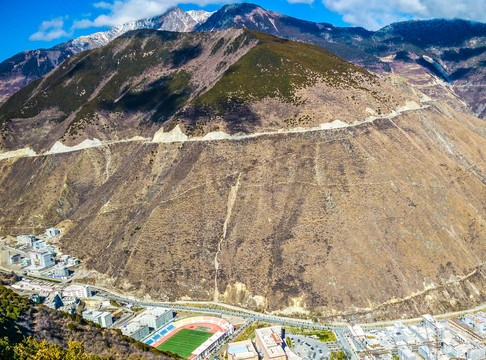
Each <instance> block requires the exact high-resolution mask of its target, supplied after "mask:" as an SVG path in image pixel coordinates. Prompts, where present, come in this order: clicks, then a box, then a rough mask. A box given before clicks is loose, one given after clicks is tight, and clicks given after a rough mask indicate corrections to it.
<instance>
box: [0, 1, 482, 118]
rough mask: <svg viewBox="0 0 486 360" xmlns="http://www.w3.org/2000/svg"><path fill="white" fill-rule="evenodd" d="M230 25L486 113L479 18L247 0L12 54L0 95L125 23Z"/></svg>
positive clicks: (176, 27)
mask: <svg viewBox="0 0 486 360" xmlns="http://www.w3.org/2000/svg"><path fill="white" fill-rule="evenodd" d="M230 27H244V28H248V29H252V30H256V31H260V32H266V33H269V34H272V35H275V36H280V37H284V38H288V39H292V40H302V41H307V42H311V43H313V44H317V45H319V46H322V47H324V48H325V49H328V50H330V51H332V52H334V53H336V54H338V55H339V56H341V57H343V58H344V59H346V60H348V61H351V62H352V63H354V64H356V65H359V66H363V67H365V68H366V69H368V70H371V71H374V72H378V73H380V74H384V75H388V74H390V73H392V74H395V75H396V76H398V77H402V78H404V79H407V80H408V81H409V82H410V83H412V84H414V85H415V86H418V87H420V88H421V89H422V91H423V92H424V93H425V94H427V95H428V96H430V97H431V98H433V99H442V100H446V101H448V103H449V105H451V106H452V107H454V108H455V109H456V110H459V111H461V112H470V113H471V114H474V115H475V116H478V117H480V118H486V107H485V106H484V102H483V101H482V99H483V98H484V95H486V93H485V91H486V90H485V84H484V82H483V79H484V77H485V73H484V71H485V70H484V69H485V66H484V64H485V62H486V55H485V52H484V48H485V42H486V35H485V34H486V33H485V27H486V25H485V24H481V23H474V22H469V21H464V20H441V19H439V20H426V21H407V22H402V23H396V24H392V25H389V26H387V27H385V28H383V29H381V30H379V31H376V32H372V31H368V30H365V29H363V28H353V27H336V26H334V25H332V24H328V23H314V22H310V21H305V20H300V19H296V18H293V17H290V16H286V15H282V14H279V13H276V12H273V11H268V10H265V9H263V8H261V7H260V6H258V5H254V4H248V3H241V4H230V5H225V6H223V7H222V8H221V9H220V10H218V11H216V12H215V13H208V12H204V11H189V12H184V11H183V10H181V9H178V8H175V9H172V10H170V11H169V12H167V13H166V14H164V15H162V16H160V17H155V18H152V19H145V20H139V21H136V22H133V23H129V24H125V25H121V26H117V27H115V28H113V29H111V30H109V31H107V32H102V33H96V34H93V35H90V36H85V37H80V38H78V39H75V40H71V41H68V42H66V43H63V44H60V45H57V46H55V47H53V48H51V49H47V50H33V51H28V52H24V53H20V54H17V55H15V56H14V57H12V58H10V59H7V60H5V61H4V62H3V63H2V64H0V101H5V100H6V99H7V98H8V96H10V95H11V94H12V93H13V92H15V91H17V90H18V89H19V88H21V87H22V86H25V85H26V84H28V83H29V82H30V81H32V80H34V79H36V78H38V77H40V76H42V75H44V74H46V73H47V72H49V71H50V70H52V69H53V68H55V67H56V66H57V65H59V64H60V63H61V62H62V61H63V60H65V59H66V58H67V57H68V56H71V55H72V54H74V53H77V52H79V51H82V50H86V49H92V48H96V47H99V46H102V45H105V44H107V43H108V42H109V41H111V40H112V39H113V38H115V37H117V36H119V35H120V34H122V33H124V32H126V31H128V30H134V29H141V28H148V29H160V30H169V31H192V30H196V31H213V30H222V29H227V28H230ZM448 34H454V35H453V36H449V35H448Z"/></svg>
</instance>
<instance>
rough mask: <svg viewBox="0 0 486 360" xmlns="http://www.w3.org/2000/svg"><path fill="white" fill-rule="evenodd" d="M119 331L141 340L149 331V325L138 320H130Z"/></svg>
mask: <svg viewBox="0 0 486 360" xmlns="http://www.w3.org/2000/svg"><path fill="white" fill-rule="evenodd" d="M121 331H122V333H123V335H126V336H130V337H132V338H134V339H135V340H142V339H143V338H145V337H147V336H148V334H149V333H150V329H149V327H148V326H147V325H143V324H141V323H140V322H139V321H130V322H129V323H128V324H125V325H124V326H123V327H122V328H121Z"/></svg>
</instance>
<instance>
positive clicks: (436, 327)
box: [422, 314, 445, 340]
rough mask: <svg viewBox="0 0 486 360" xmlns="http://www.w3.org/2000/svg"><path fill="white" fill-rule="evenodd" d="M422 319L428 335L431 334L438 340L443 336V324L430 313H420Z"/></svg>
mask: <svg viewBox="0 0 486 360" xmlns="http://www.w3.org/2000/svg"><path fill="white" fill-rule="evenodd" d="M422 321H423V324H424V327H425V329H427V330H428V334H429V335H432V336H433V337H435V338H437V339H438V340H442V338H443V337H444V330H445V326H444V324H441V323H440V322H439V321H437V320H436V319H435V318H434V317H433V316H432V315H429V314H426V315H422Z"/></svg>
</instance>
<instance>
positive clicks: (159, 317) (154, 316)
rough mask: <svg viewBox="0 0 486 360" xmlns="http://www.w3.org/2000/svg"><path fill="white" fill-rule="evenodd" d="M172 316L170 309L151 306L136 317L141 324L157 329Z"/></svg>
mask: <svg viewBox="0 0 486 360" xmlns="http://www.w3.org/2000/svg"><path fill="white" fill-rule="evenodd" d="M173 318H174V313H173V312H172V310H170V309H165V308H157V307H156V308H151V309H147V310H146V311H144V313H143V314H141V315H140V316H139V317H138V320H139V321H140V323H141V324H143V325H147V326H148V327H149V328H152V329H158V328H160V327H162V326H164V325H165V324H167V323H168V322H169V321H171V320H172V319H173Z"/></svg>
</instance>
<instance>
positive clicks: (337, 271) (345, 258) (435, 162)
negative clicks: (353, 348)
mask: <svg viewBox="0 0 486 360" xmlns="http://www.w3.org/2000/svg"><path fill="white" fill-rule="evenodd" d="M485 134H486V129H485V127H484V123H483V122H482V121H481V120H479V119H476V118H473V117H468V116H464V115H461V114H458V113H455V112H454V111H453V110H451V109H450V108H448V107H447V106H445V105H441V104H437V105H431V106H430V107H428V108H425V109H419V110H412V111H408V112H406V113H403V114H402V115H399V116H397V117H393V118H383V119H377V120H375V121H374V122H368V123H364V124H362V125H358V126H350V127H346V128H341V129H334V130H322V131H313V132H304V133H297V134H280V135H279V134H277V135H273V136H261V137H257V138H254V139H247V140H240V141H234V140H233V141H232V140H222V141H212V142H211V141H206V142H186V143H168V144H149V143H145V144H143V143H124V144H117V145H111V146H106V147H101V148H93V149H87V150H83V151H79V152H72V153H66V154H59V155H49V156H42V157H34V158H21V159H17V160H4V161H2V162H0V166H1V168H0V170H1V171H0V174H1V175H0V187H1V188H2V189H7V191H2V192H0V202H1V203H2V212H1V215H0V223H1V232H2V233H3V234H6V233H11V234H12V233H13V234H16V233H22V232H30V231H42V229H43V228H44V227H45V226H50V225H54V224H56V223H57V222H59V221H61V220H64V219H69V220H70V221H72V227H71V228H70V230H69V231H68V233H67V234H66V235H65V237H64V238H63V243H62V245H63V247H64V249H65V250H66V251H67V252H69V253H73V254H75V255H76V256H80V257H81V258H83V259H84V261H85V264H86V266H87V268H88V269H95V270H97V271H98V272H100V273H103V274H107V275H109V276H110V277H111V278H112V280H109V279H107V278H105V277H102V276H100V277H97V278H96V277H95V278H96V281H99V282H101V283H104V284H105V285H107V286H115V287H117V288H118V289H124V290H127V291H132V292H134V293H136V294H137V295H139V296H142V297H147V298H148V297H151V298H154V299H164V300H175V299H181V298H186V299H187V298H191V299H213V298H214V297H216V298H218V299H219V300H222V301H226V302H229V303H236V304H241V305H244V306H248V307H250V308H264V309H266V310H276V309H285V308H287V307H290V306H294V307H293V308H292V309H293V310H295V309H298V307H299V306H300V307H302V308H304V309H305V310H313V311H315V312H321V313H322V314H323V315H325V316H332V315H337V314H341V313H353V312H358V313H362V314H368V318H381V317H384V316H386V317H392V316H393V317H394V316H411V315H416V314H418V313H421V312H438V311H447V310H451V309H462V308H465V307H468V306H472V305H474V304H477V303H479V302H481V301H484V300H485V299H484V295H483V294H484V291H483V290H485V287H486V279H485V278H484V275H483V271H482V270H481V269H482V268H481V266H482V264H483V262H484V260H485V258H486V254H485V250H484V249H485V246H484V245H485V240H486V227H485V220H484V219H485V217H486V203H485V199H486V190H485V189H486V188H485V184H486V177H485V174H486V173H485V169H484V164H485V153H484V149H485V146H484V145H485V144H486V139H485V137H486V135H485ZM105 200H106V202H105ZM477 267H479V271H478V270H477V269H476V268H477ZM95 278H93V279H92V280H95ZM88 279H89V278H88ZM434 289H435V290H434ZM407 297H411V299H408V300H407V299H406V298H407ZM401 299H405V300H403V301H402V300H401ZM387 303H388V304H387ZM383 304H385V305H383ZM296 305H298V306H297V307H296Z"/></svg>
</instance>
